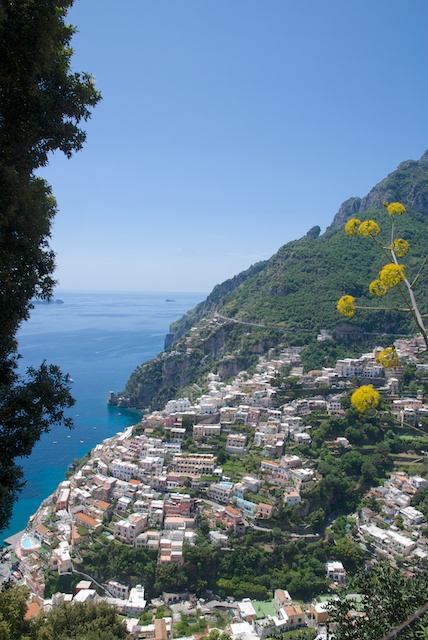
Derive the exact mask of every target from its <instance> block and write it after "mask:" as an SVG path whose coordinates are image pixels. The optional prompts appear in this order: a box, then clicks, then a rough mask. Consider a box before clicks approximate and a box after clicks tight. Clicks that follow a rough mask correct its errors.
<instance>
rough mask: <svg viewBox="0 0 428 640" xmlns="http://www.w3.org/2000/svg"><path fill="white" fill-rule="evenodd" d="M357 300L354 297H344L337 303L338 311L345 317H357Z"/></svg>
mask: <svg viewBox="0 0 428 640" xmlns="http://www.w3.org/2000/svg"><path fill="white" fill-rule="evenodd" d="M354 302H355V298H354V297H353V296H342V297H341V298H340V300H339V302H338V303H337V310H338V311H339V313H341V314H342V315H343V316H347V317H348V318H352V316H354V315H355V305H354Z"/></svg>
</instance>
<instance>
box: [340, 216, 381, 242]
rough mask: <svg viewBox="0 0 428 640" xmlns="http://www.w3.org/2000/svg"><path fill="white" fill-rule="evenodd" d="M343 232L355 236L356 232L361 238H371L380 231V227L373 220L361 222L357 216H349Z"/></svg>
mask: <svg viewBox="0 0 428 640" xmlns="http://www.w3.org/2000/svg"><path fill="white" fill-rule="evenodd" d="M345 233H346V235H347V236H356V235H357V233H358V234H359V235H360V236H363V238H371V237H372V236H377V235H378V234H379V233H380V227H379V225H378V223H377V222H375V221H374V220H365V221H364V222H361V220H358V218H351V219H350V220H348V222H347V223H346V224H345Z"/></svg>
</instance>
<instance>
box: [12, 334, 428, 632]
mask: <svg viewBox="0 0 428 640" xmlns="http://www.w3.org/2000/svg"><path fill="white" fill-rule="evenodd" d="M318 339H319V340H320V341H324V340H328V339H329V335H328V332H322V333H321V334H320V335H319V336H318ZM395 346H396V349H397V352H398V354H399V357H400V366H399V367H396V368H395V369H388V370H385V369H383V368H382V366H381V365H379V364H378V363H377V361H376V356H377V353H378V349H374V350H373V352H370V353H366V354H363V355H362V356H361V357H358V358H345V359H340V360H338V361H337V363H336V366H335V367H334V368H324V369H323V370H321V371H312V372H309V373H308V374H303V368H302V365H301V361H300V353H301V348H300V347H289V348H283V349H282V350H281V351H279V352H277V353H276V354H275V355H273V354H271V356H269V357H263V358H261V359H260V361H259V363H258V364H257V366H256V367H255V371H254V372H251V373H250V372H248V371H243V372H241V373H239V374H238V375H237V376H236V377H235V378H234V379H233V380H231V381H229V382H222V381H221V380H220V377H219V376H218V375H216V374H214V373H210V374H209V375H208V377H207V387H206V388H207V392H206V393H203V394H201V395H200V396H199V397H198V398H197V400H196V401H194V402H193V403H191V401H190V400H189V399H188V398H177V399H172V400H170V401H169V402H167V404H166V405H165V407H164V409H163V411H156V412H153V413H151V414H146V415H144V416H143V418H142V420H141V422H140V423H139V424H137V425H134V426H132V427H129V428H128V429H126V430H125V431H124V432H123V433H120V434H117V435H116V436H115V437H113V438H109V439H107V440H105V441H104V442H103V443H102V444H99V445H98V446H96V447H95V448H94V449H93V450H92V451H91V452H90V454H88V456H86V457H85V459H83V460H82V461H81V462H80V464H79V465H78V467H77V468H76V469H74V470H73V472H72V473H71V474H70V475H69V477H68V479H67V480H65V481H64V482H62V483H61V484H60V485H59V487H58V489H57V491H56V492H55V493H54V494H53V495H51V496H50V497H49V498H48V499H47V500H45V501H44V502H43V504H42V505H41V507H40V508H39V510H38V511H37V513H36V514H35V515H34V516H33V517H32V518H31V519H30V522H29V523H28V527H27V529H26V531H25V532H24V535H23V536H22V538H21V540H20V542H19V544H18V545H17V547H16V556H17V560H16V565H15V573H16V576H17V578H18V580H19V582H24V583H25V584H26V585H27V586H28V587H29V589H30V591H31V593H32V594H33V604H34V606H35V607H36V608H39V607H43V608H50V607H54V606H56V605H57V604H59V603H60V602H64V601H65V602H67V601H70V602H72V601H78V602H86V601H92V600H98V599H100V598H103V599H105V600H106V601H107V602H108V603H110V604H112V605H114V606H116V607H118V609H119V610H120V611H121V612H122V614H123V615H124V616H126V624H127V627H128V630H129V632H130V633H131V634H132V635H133V637H136V638H151V637H153V638H159V639H160V638H164V637H172V635H173V636H174V637H177V634H178V635H180V633H179V631H177V629H181V631H183V633H181V635H192V633H191V631H192V629H191V624H190V623H189V618H191V621H192V624H195V625H196V624H197V627H194V629H195V633H196V632H199V635H200V634H201V630H203V632H204V633H206V632H207V629H208V628H212V627H215V628H218V629H220V630H226V631H227V632H228V633H229V634H230V635H231V637H232V638H234V639H235V638H236V639H237V638H244V637H245V638H248V639H253V638H254V639H255V638H264V637H267V636H271V635H275V634H277V633H279V632H281V633H282V632H286V631H290V630H292V629H298V628H305V627H309V628H310V629H311V630H312V631H311V633H312V636H308V637H314V636H315V635H316V632H317V631H322V630H323V625H324V623H325V622H326V619H327V615H328V611H327V605H326V603H327V602H328V600H329V597H330V599H331V598H332V597H334V594H335V593H336V592H337V590H338V589H339V590H340V589H341V588H346V584H347V580H348V575H347V572H348V570H349V566H348V567H347V562H346V559H345V560H344V561H342V560H341V559H340V553H339V552H338V551H336V549H337V550H338V549H339V548H340V545H336V546H335V544H331V545H330V546H327V547H325V548H324V551H323V553H324V555H325V554H328V558H327V555H326V556H325V557H326V558H327V560H326V562H324V563H323V565H322V566H323V567H324V568H323V572H324V576H323V577H322V578H321V577H320V580H319V589H318V590H319V592H318V593H316V591H317V588H316V586H314V587H313V589H312V592H311V596H312V597H311V598H309V599H306V600H305V599H304V598H302V597H301V595H302V594H301V593H293V592H292V591H291V588H290V587H289V585H288V584H283V585H282V586H281V588H275V589H272V590H271V589H268V590H266V589H265V593H267V592H269V591H270V593H273V598H272V599H270V600H267V599H266V598H265V599H263V598H260V597H259V598H257V597H255V596H257V593H258V592H257V590H255V591H254V592H252V593H243V594H242V596H241V597H237V596H234V595H233V593H227V589H228V584H229V585H231V581H229V583H228V582H227V580H224V582H223V588H222V589H219V590H218V592H216V591H214V590H213V589H211V588H209V589H208V587H210V586H211V585H209V583H208V582H207V584H206V585H205V586H206V588H205V589H204V585H203V584H202V583H200V585H199V589H198V591H199V593H191V592H189V590H188V589H187V588H185V587H186V585H184V588H182V587H183V584H182V583H183V581H182V580H180V579H179V577H180V578H182V577H183V573H179V571H180V570H179V569H177V568H181V570H182V569H183V567H184V566H185V565H186V562H187V561H188V560H187V557H188V554H189V553H191V551H189V550H190V549H192V548H198V545H200V544H201V541H203V544H204V545H207V546H208V545H209V546H211V547H213V548H216V549H219V550H221V552H222V553H223V554H224V555H227V554H229V555H233V553H234V549H235V545H237V544H239V542H238V541H239V539H240V537H242V536H245V535H248V534H249V533H250V532H252V535H253V538H252V540H253V541H254V544H258V543H257V541H258V540H260V541H261V542H260V543H259V544H261V545H262V546H263V545H264V546H265V547H266V549H267V550H268V551H274V550H275V539H277V540H281V539H282V540H290V539H292V540H299V541H305V542H306V541H307V542H308V543H309V542H311V541H320V540H322V541H323V544H324V541H325V544H326V545H328V544H329V542H330V541H334V540H335V536H336V535H338V532H339V529H340V527H342V525H343V527H342V529H343V531H342V534H343V536H344V538H345V539H346V540H347V541H348V542H349V544H354V545H355V548H356V547H358V550H359V552H360V553H361V554H362V555H361V557H360V559H361V560H363V561H364V562H370V561H371V560H372V559H373V558H376V557H379V556H380V557H387V558H389V560H390V561H391V562H393V563H394V564H396V565H397V566H402V565H403V564H404V565H405V566H406V567H407V569H408V570H410V571H416V570H417V569H418V567H419V566H421V565H423V564H425V563H426V561H427V558H428V537H426V536H425V533H426V522H425V517H424V513H423V512H422V511H420V510H419V509H417V508H416V507H415V506H413V505H412V504H411V503H412V502H414V498H415V496H416V495H421V494H420V492H423V490H424V488H425V487H426V485H427V481H426V479H425V477H424V473H423V470H424V467H423V464H424V455H423V454H422V453H421V454H418V453H415V452H414V451H413V453H408V452H405V453H402V455H401V458H400V457H399V456H398V457H397V458H396V459H395V462H397V460H398V459H400V460H401V462H403V464H404V463H406V464H405V465H404V466H403V467H402V468H400V466H399V465H398V464H395V465H394V466H393V467H392V468H391V472H390V473H389V474H388V477H387V478H386V479H384V481H383V482H382V483H381V484H378V485H377V486H374V487H372V488H370V487H367V491H365V494H364V500H363V502H362V503H361V504H360V507H359V509H358V510H357V511H356V512H353V513H344V512H343V505H339V504H338V503H336V508H333V507H332V508H331V509H330V511H327V510H326V509H325V510H324V511H323V512H322V513H321V514H320V508H319V505H318V509H317V508H313V505H314V500H315V498H314V496H315V495H316V491H317V490H318V489H319V487H320V486H321V484H322V482H323V481H324V480H325V476H326V475H327V474H328V471H329V470H331V465H332V464H333V462H334V461H335V460H337V459H346V460H347V461H348V464H349V465H351V464H355V459H356V455H357V449H358V450H360V449H361V448H359V447H357V446H356V445H355V444H353V443H352V442H351V440H352V438H351V437H347V436H346V435H344V434H343V433H342V434H340V435H336V437H334V438H325V439H324V441H323V442H322V443H320V447H319V448H320V449H321V448H322V450H323V451H324V454H323V455H324V459H323V462H324V463H325V465H327V467H330V469H327V471H323V469H322V465H320V463H319V460H317V459H316V458H314V455H313V450H312V453H310V451H311V449H310V447H311V446H313V438H314V433H315V430H316V425H318V426H319V424H320V419H321V418H322V419H323V420H329V419H332V420H333V424H334V425H335V429H336V431H337V425H338V424H339V425H340V423H341V421H342V422H343V421H344V420H345V416H346V412H347V407H348V406H349V403H348V404H347V403H346V398H347V396H348V390H349V388H350V387H351V386H352V385H354V381H355V378H359V379H360V380H361V381H369V382H371V383H373V384H374V385H375V386H376V387H377V388H378V389H379V390H381V392H382V394H383V396H384V398H385V399H387V401H388V403H389V406H390V414H389V416H390V417H389V419H390V424H396V425H397V428H398V427H401V428H403V427H406V425H408V426H409V428H410V429H411V428H412V427H413V428H414V429H416V431H417V430H418V429H419V431H421V429H420V428H419V427H418V425H421V424H422V423H421V420H423V419H424V418H425V416H426V415H428V413H427V412H428V406H426V405H425V404H424V398H423V393H422V391H421V390H418V391H417V393H416V394H415V395H408V394H407V395H400V379H401V376H402V373H403V366H402V365H403V363H410V364H412V366H414V367H415V368H416V370H419V371H421V372H423V371H424V368H425V365H422V364H419V362H418V358H417V353H418V350H419V347H420V345H419V343H418V341H417V340H398V341H396V343H395ZM284 389H285V395H284ZM287 393H288V395H287ZM293 396H294V397H293ZM284 399H285V401H284ZM109 402H110V404H116V403H118V402H121V400H120V399H118V398H117V397H115V395H114V394H110V396H109ZM393 437H395V438H396V437H397V436H396V435H394V436H391V438H393ZM317 438H318V440H317V441H318V442H320V440H319V438H320V436H319V434H318V435H317ZM391 442H393V439H391ZM321 445H323V446H322V447H321ZM317 446H318V445H317ZM379 450H380V449H379ZM389 453H390V451H389V452H386V454H385V456H386V458H388V459H390V457H391V456H390V455H389ZM358 455H360V456H361V455H362V454H361V452H360V451H359V452H358ZM343 456H347V458H343ZM352 456H353V457H352ZM406 456H407V458H406ZM366 467H367V465H366ZM413 469H414V471H413ZM352 474H354V475H356V474H355V473H354V472H351V471H350V472H349V475H352ZM358 474H360V475H361V478H363V480H364V479H367V478H368V475H367V474H368V471H367V468H364V462H361V461H360V462H359V472H358ZM361 478H360V480H359V481H358V483H357V484H358V486H361V485H364V482H363V480H361ZM316 506H317V505H315V507H316ZM321 511H322V510H321ZM297 513H298V514H299V516H298V517H294V516H293V514H297ZM338 521H342V524H341V525H340V527H339V525H338V524H335V523H337V522H338ZM257 536H259V538H257ZM342 540H343V539H342ZM112 544H114V545H116V548H118V547H119V546H120V547H126V548H129V549H132V550H135V551H141V552H144V553H147V554H148V555H147V556H146V557H147V558H151V559H154V563H155V564H156V566H157V567H158V568H159V567H162V571H164V573H163V574H162V575H165V576H167V578H168V579H167V580H166V581H165V583H164V584H165V585H166V586H168V585H170V587H174V584H175V586H176V588H175V589H174V588H162V589H161V590H159V588H157V587H156V585H155V586H153V585H151V587H150V589H149V590H150V595H151V598H148V597H147V585H146V584H144V581H143V580H141V582H137V580H136V578H135V576H134V577H133V578H132V579H131V580H129V581H128V582H127V581H126V580H119V579H117V576H110V577H109V576H107V577H106V575H105V573H103V570H102V568H98V570H97V573H96V575H94V571H92V572H91V570H92V569H91V566H88V565H87V564H86V563H85V558H86V557H87V554H88V553H89V551H88V550H90V549H91V548H92V549H93V548H95V549H97V550H99V552H100V553H101V552H102V548H103V547H107V546H108V545H112ZM272 544H273V546H272ZM342 547H343V544H342ZM109 548H110V547H109ZM325 549H327V551H326V550H325ZM186 554H187V555H186ZM322 557H324V556H322ZM320 558H321V556H320ZM351 564H352V563H351ZM350 566H351V565H350ZM351 569H352V567H351ZM206 572H207V574H208V573H209V572H210V569H209V567H208V566H207V567H206ZM201 573H203V569H202V570H201ZM55 575H57V576H58V578H61V577H67V576H74V577H75V578H76V576H77V579H76V580H74V583H73V584H74V586H73V593H68V592H61V590H60V589H59V590H57V591H55V592H54V593H52V587H51V586H50V587H49V588H47V583H48V582H49V581H50V583H51V584H52V580H53V583H54V584H55V586H57V585H59V584H60V583H59V582H55V580H54V579H53V578H52V576H55ZM177 576H179V577H177ZM82 578H83V579H82ZM107 578H108V579H107ZM174 581H175V583H174ZM76 582H77V584H76ZM70 584H71V583H70ZM289 590H290V592H289ZM308 593H309V591H308ZM329 594H330V596H329ZM202 595H203V597H201V596H202ZM298 596H300V597H298ZM317 596H319V597H318V598H317ZM321 596H323V597H321ZM149 600H150V601H149ZM158 612H160V613H159V615H158ZM155 616H156V617H155ZM180 621H181V625H182V626H181V627H180V626H178V627H177V625H179V624H180ZM185 623H186V624H187V627H186V624H185ZM174 625H176V628H175V631H174ZM171 634H172V635H171Z"/></svg>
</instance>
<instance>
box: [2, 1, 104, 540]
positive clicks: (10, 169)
mask: <svg viewBox="0 0 428 640" xmlns="http://www.w3.org/2000/svg"><path fill="white" fill-rule="evenodd" d="M72 4H73V0H1V1H0V60H1V66H0V327H1V331H0V449H1V457H0V530H2V529H4V528H5V527H6V526H7V523H8V520H9V518H10V515H11V510H12V506H13V501H14V500H15V499H16V497H17V493H18V492H19V490H20V487H21V486H22V471H21V468H20V467H19V465H17V464H16V462H15V460H16V458H19V457H21V456H28V455H29V454H30V453H31V450H32V447H33V445H34V444H35V442H37V440H39V438H40V436H41V434H42V433H43V432H45V431H48V430H49V429H50V427H51V426H52V425H54V424H60V423H63V422H66V423H67V421H66V420H65V419H64V410H65V409H66V408H68V407H70V406H72V404H73V402H74V401H73V399H72V398H71V396H70V392H69V388H68V385H67V378H66V376H65V375H63V374H62V373H61V372H60V371H59V369H58V368H57V367H55V366H53V365H47V364H46V363H43V364H42V365H41V366H40V367H39V368H38V369H30V370H29V371H28V372H27V375H26V376H21V375H20V374H18V372H17V361H18V358H19V356H18V353H17V344H16V333H17V330H18V328H19V326H20V324H21V323H22V322H23V321H24V320H26V319H27V318H28V315H29V310H30V309H31V300H32V299H33V298H35V297H40V298H45V299H47V298H49V297H51V296H52V292H53V286H54V284H55V282H54V280H53V270H54V253H53V251H52V250H51V249H50V247H49V238H50V235H51V223H52V220H53V217H54V216H55V214H56V211H57V208H56V202H55V199H54V198H53V196H52V193H51V189H50V186H49V185H48V184H47V183H46V182H45V181H44V180H42V179H40V178H38V177H37V176H36V175H35V171H36V170H37V169H38V168H40V167H42V166H45V165H46V164H47V162H48V156H49V154H50V153H51V152H54V151H55V150H57V149H59V150H60V151H62V152H63V153H65V154H66V156H67V157H70V156H71V155H72V153H73V152H75V151H79V150H80V149H81V148H82V145H83V142H84V140H85V132H84V131H83V130H82V129H81V128H80V127H79V123H80V121H82V120H87V119H88V118H89V116H90V109H91V108H92V107H94V106H95V105H96V103H97V102H98V100H99V99H100V95H99V93H98V92H97V91H96V90H95V87H94V84H93V81H92V79H91V77H90V76H89V75H88V74H80V73H74V72H72V71H71V68H70V62H71V56H72V53H73V51H72V49H71V47H70V41H71V38H72V35H73V33H74V31H75V29H74V27H72V26H70V25H67V24H65V22H64V18H65V15H66V12H67V10H68V9H69V8H70V7H71V6H72Z"/></svg>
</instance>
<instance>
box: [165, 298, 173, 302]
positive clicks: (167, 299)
mask: <svg viewBox="0 0 428 640" xmlns="http://www.w3.org/2000/svg"><path fill="white" fill-rule="evenodd" d="M165 302H175V300H172V298H166V300H165Z"/></svg>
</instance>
